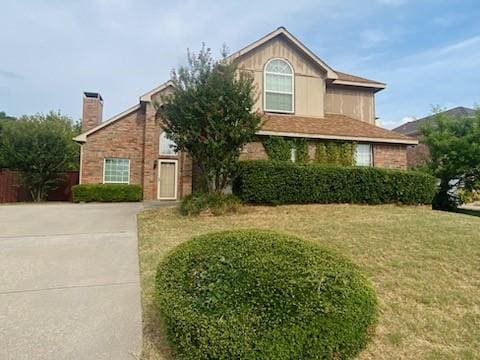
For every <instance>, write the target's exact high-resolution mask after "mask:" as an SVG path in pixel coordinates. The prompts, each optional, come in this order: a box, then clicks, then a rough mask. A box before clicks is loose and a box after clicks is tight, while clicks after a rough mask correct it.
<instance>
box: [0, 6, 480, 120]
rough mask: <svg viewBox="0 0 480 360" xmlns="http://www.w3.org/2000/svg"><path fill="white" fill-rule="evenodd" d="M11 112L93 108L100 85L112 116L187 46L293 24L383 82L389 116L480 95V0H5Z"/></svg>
mask: <svg viewBox="0 0 480 360" xmlns="http://www.w3.org/2000/svg"><path fill="white" fill-rule="evenodd" d="M0 9H1V14H2V16H1V18H2V25H1V29H2V31H0V49H1V53H2V55H1V57H0V59H1V60H0V111H6V112H7V113H8V114H12V115H20V114H31V113H36V112H47V111H49V110H51V109H54V110H60V111H62V112H63V113H65V114H67V115H70V116H72V117H73V118H75V119H78V118H80V116H81V101H82V92H83V91H99V92H100V93H101V94H102V96H103V98H104V100H105V104H104V119H106V118H108V117H110V116H112V115H114V114H116V113H118V112H120V111H122V110H124V109H125V108H126V107H129V106H131V105H134V104H135V103H137V101H138V96H139V95H140V94H142V93H144V92H146V91H148V90H150V89H151V88H153V87H155V86H157V85H158V84H160V83H162V82H163V81H165V80H167V79H168V77H169V73H170V71H171V69H172V68H173V67H177V66H178V65H180V64H182V63H183V62H184V59H185V54H186V49H187V48H191V49H198V48H199V47H200V46H201V43H202V41H204V42H205V43H206V44H207V46H209V47H211V48H212V49H219V48H220V47H221V45H222V43H226V44H227V45H228V46H229V48H230V49H231V50H232V51H235V50H237V49H239V48H241V47H243V46H245V45H246V44H248V43H250V42H252V41H255V40H257V39H258V38H260V37H261V36H263V35H265V34H267V33H268V32H270V31H272V30H274V29H275V28H277V27H278V26H285V27H286V28H287V29H288V30H289V31H290V32H291V33H293V34H294V35H295V36H296V37H297V38H299V39H300V40H301V41H302V42H303V43H304V44H305V45H307V46H308V47H309V48H310V49H311V50H313V51H314V52H315V53H316V54H317V55H318V56H320V57H321V58H322V59H323V60H325V61H326V62H327V63H328V64H329V65H331V66H332V67H333V68H335V69H338V70H341V71H345V72H351V73H354V74H356V75H360V76H362V75H363V76H365V77H369V78H372V79H376V80H381V81H383V82H386V83H387V90H384V91H382V92H380V93H379V94H378V95H377V116H378V117H379V118H380V124H381V125H383V126H385V127H387V128H392V127H394V126H395V125H398V124H400V123H401V122H402V120H406V119H408V118H409V117H422V116H424V115H427V114H429V113H430V111H431V108H432V106H433V105H439V106H441V107H445V108H448V107H453V106H458V105H463V106H474V105H475V104H477V103H480V21H478V19H479V18H480V3H479V2H478V0H464V1H461V0H459V1H454V0H450V1H447V0H416V1H414V0H370V1H358V0H357V1H355V0H341V1H339V0H334V1H330V0H323V1H308V0H295V1H288V2H287V1H271V0H268V1H256V2H255V5H253V4H250V3H249V2H245V1H228V0H224V1H212V0H201V1H200V0H199V1H189V0H184V1H159V0H151V1H142V0H77V1H74V0H69V1H64V0H32V1H26V0H23V1H21V0H17V1H8V2H3V3H2V5H1V7H0Z"/></svg>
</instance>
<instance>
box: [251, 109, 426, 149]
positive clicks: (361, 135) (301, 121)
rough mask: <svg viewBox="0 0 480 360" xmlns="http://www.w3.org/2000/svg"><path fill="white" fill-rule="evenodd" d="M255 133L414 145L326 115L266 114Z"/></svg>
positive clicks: (407, 139)
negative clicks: (314, 116) (316, 116)
mask: <svg viewBox="0 0 480 360" xmlns="http://www.w3.org/2000/svg"><path fill="white" fill-rule="evenodd" d="M258 134H259V135H269V134H271V135H272V134H278V135H284V136H297V137H307V138H322V139H337V140H342V139H343V140H354V141H355V140H356V141H370V142H387V143H398V144H417V143H418V142H417V141H416V140H415V139H413V138H410V137H408V136H405V135H402V134H399V133H396V132H393V131H390V130H386V129H384V128H381V127H379V126H375V125H372V124H369V123H366V122H364V121H360V120H355V119H352V118H350V117H348V116H345V115H340V114H326V115H325V117H323V118H313V117H304V116H294V115H276V114H266V115H264V117H263V123H262V125H261V129H260V131H259V132H258Z"/></svg>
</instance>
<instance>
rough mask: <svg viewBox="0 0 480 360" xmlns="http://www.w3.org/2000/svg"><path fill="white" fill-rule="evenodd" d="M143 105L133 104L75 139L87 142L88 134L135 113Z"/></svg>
mask: <svg viewBox="0 0 480 360" xmlns="http://www.w3.org/2000/svg"><path fill="white" fill-rule="evenodd" d="M141 107H142V105H141V104H137V105H135V106H132V107H131V108H128V109H127V110H125V111H122V112H121V113H119V114H117V115H115V116H114V117H111V118H110V119H108V120H106V121H104V122H102V123H101V124H99V125H97V126H95V127H93V128H91V129H90V130H87V131H85V132H83V133H81V134H80V135H78V136H76V137H74V138H73V140H74V141H76V142H86V141H87V136H88V135H90V134H92V133H94V132H97V131H98V130H100V129H102V128H104V127H105V126H108V125H110V124H112V123H114V122H115V121H118V120H121V119H123V118H124V117H125V116H127V115H129V114H131V113H133V112H134V111H137V110H138V109H140V108H141Z"/></svg>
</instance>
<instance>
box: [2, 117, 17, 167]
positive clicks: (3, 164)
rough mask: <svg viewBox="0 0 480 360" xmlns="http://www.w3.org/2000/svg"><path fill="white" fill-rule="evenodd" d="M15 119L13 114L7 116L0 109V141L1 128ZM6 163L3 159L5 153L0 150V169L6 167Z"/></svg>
mask: <svg viewBox="0 0 480 360" xmlns="http://www.w3.org/2000/svg"><path fill="white" fill-rule="evenodd" d="M12 121H15V118H14V117H13V116H8V115H7V114H6V113H5V112H4V111H0V141H1V139H2V132H3V128H4V127H5V126H6V124H7V123H10V122H12ZM6 167H7V163H6V160H5V154H4V153H3V151H0V169H3V168H6Z"/></svg>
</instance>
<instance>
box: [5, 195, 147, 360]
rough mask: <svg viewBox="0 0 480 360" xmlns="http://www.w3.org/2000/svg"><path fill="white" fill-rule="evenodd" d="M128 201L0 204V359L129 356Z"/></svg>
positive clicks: (132, 285)
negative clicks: (118, 202) (117, 202)
mask: <svg viewBox="0 0 480 360" xmlns="http://www.w3.org/2000/svg"><path fill="white" fill-rule="evenodd" d="M141 209H142V205H141V204H138V203H132V204H69V203H56V204H55V203H54V204H40V205H36V204H29V205H26V204H25V205H18V204H17V205H3V206H0V359H15V360H20V359H62V360H63V359H95V360H99V359H118V360H121V359H136V358H137V357H138V355H139V354H140V351H141V343H142V318H141V304H140V285H139V269H138V252H137V230H136V214H137V213H138V212H139V211H140V210H141Z"/></svg>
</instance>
